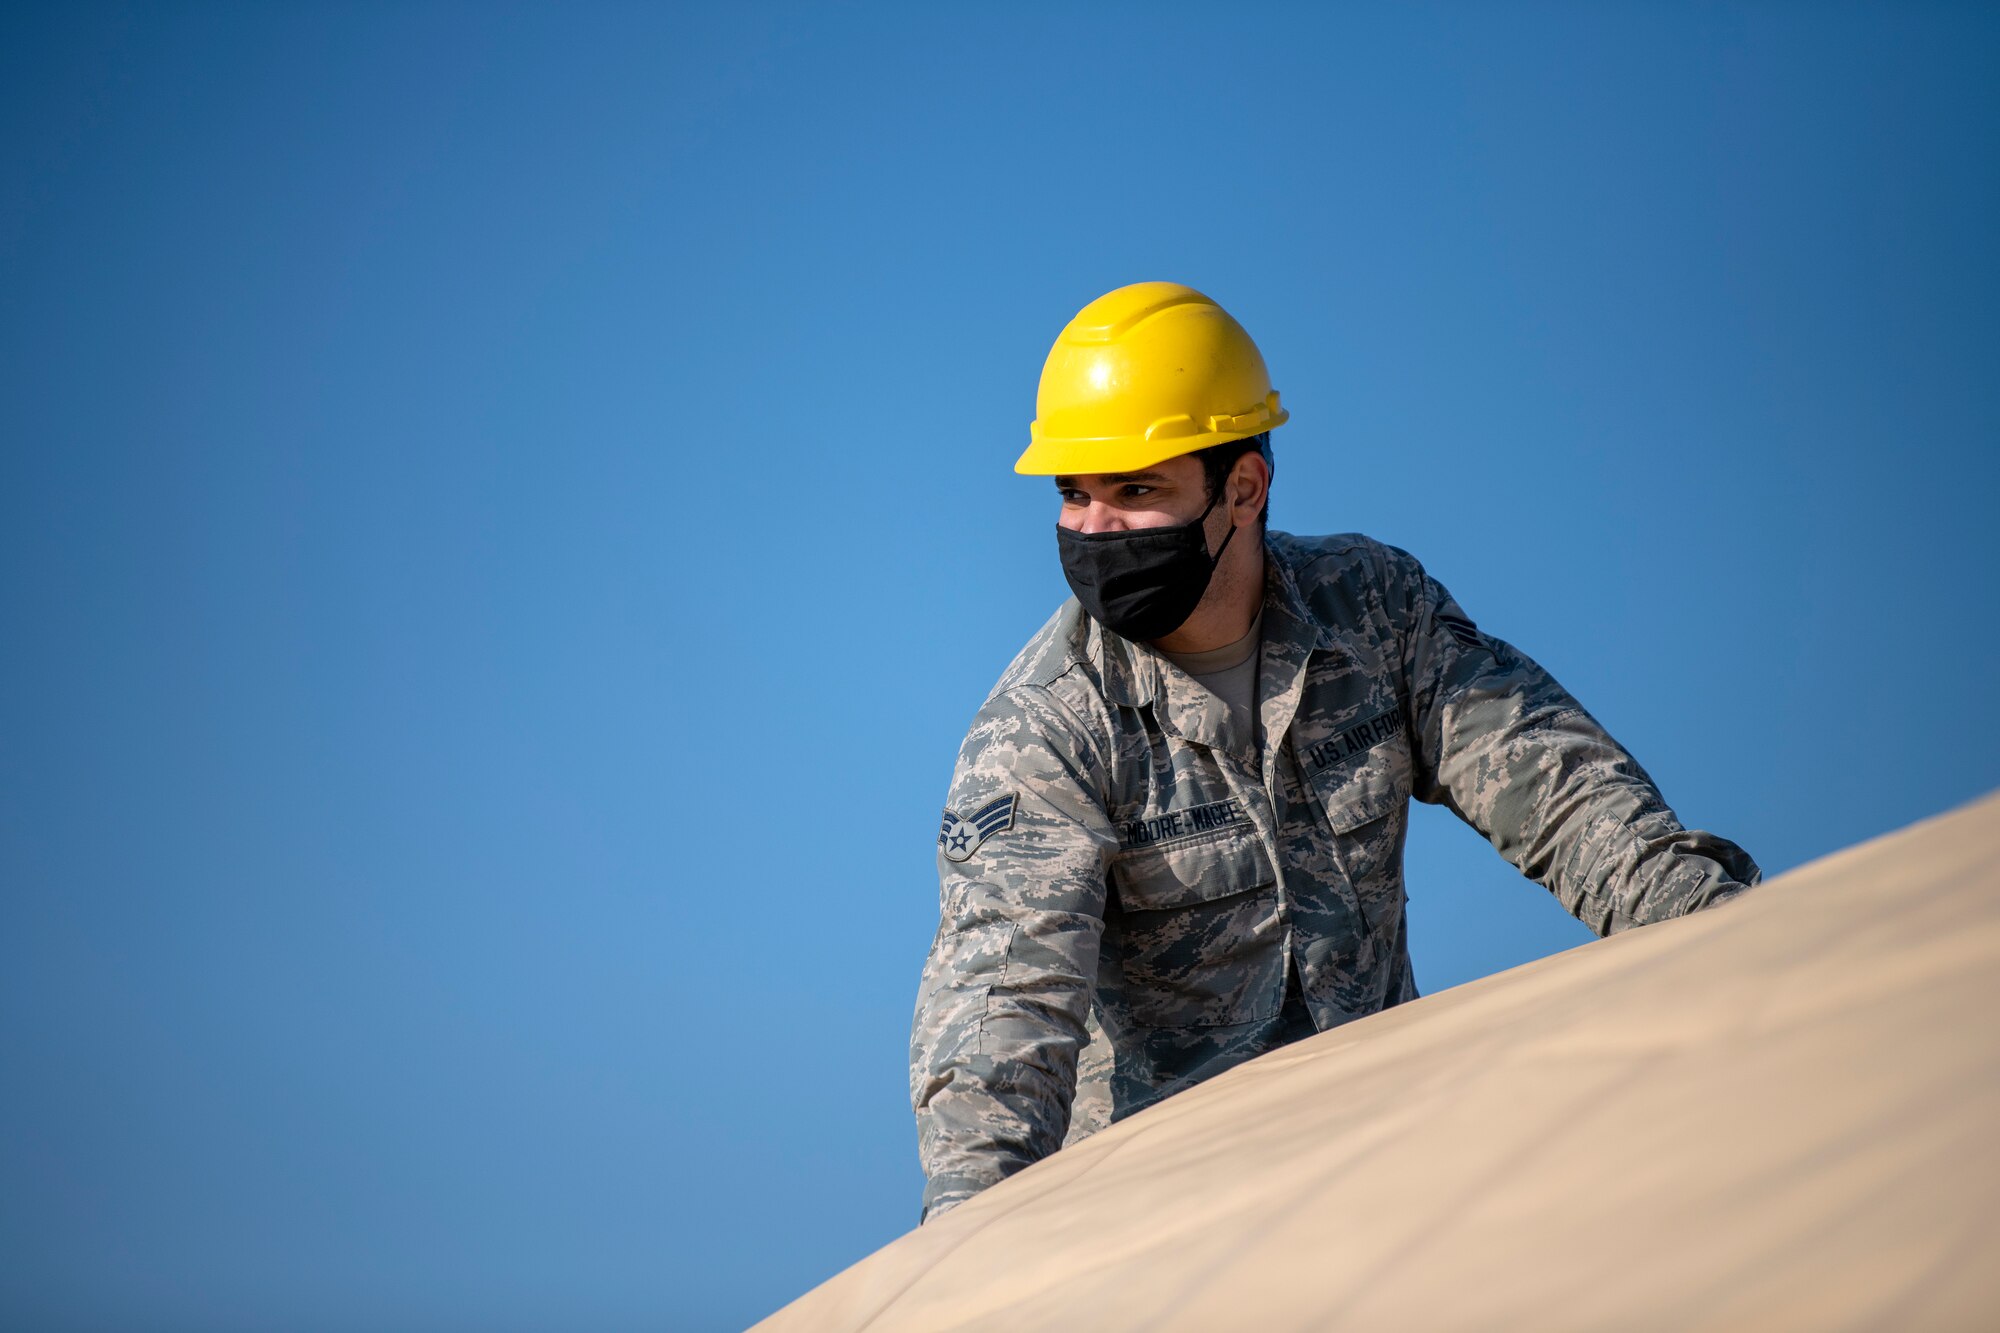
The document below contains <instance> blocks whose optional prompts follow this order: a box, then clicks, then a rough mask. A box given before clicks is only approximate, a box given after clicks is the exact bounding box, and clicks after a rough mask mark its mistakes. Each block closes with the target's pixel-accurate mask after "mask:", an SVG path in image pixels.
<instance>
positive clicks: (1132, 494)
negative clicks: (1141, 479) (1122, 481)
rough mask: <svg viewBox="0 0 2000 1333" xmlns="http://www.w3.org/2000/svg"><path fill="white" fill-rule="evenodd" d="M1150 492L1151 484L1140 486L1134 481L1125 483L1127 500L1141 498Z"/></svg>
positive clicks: (1151, 491) (1151, 490) (1151, 489)
mask: <svg viewBox="0 0 2000 1333" xmlns="http://www.w3.org/2000/svg"><path fill="white" fill-rule="evenodd" d="M1152 493H1153V488H1152V487H1151V486H1141V485H1140V484H1139V483H1138V482H1136V481H1134V482H1127V483H1126V485H1125V498H1126V499H1128V500H1143V499H1145V498H1146V497H1147V496H1149V495H1151V494H1152Z"/></svg>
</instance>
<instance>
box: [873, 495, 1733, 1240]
mask: <svg viewBox="0 0 2000 1333" xmlns="http://www.w3.org/2000/svg"><path fill="white" fill-rule="evenodd" d="M1266 555H1267V557H1268V558H1267V560H1266V562H1265V565H1266V571H1267V573H1266V591H1265V606H1264V641H1263V646H1262V648H1261V650H1260V651H1261V653H1262V656H1261V659H1260V661H1259V668H1258V669H1259V673H1260V684H1259V689H1258V709H1259V713H1260V715H1261V716H1260V719H1259V721H1260V722H1261V734H1262V735H1263V736H1264V737H1267V738H1270V743H1267V744H1263V745H1260V744H1259V743H1258V737H1257V735H1256V734H1253V730H1252V728H1251V727H1250V726H1249V725H1248V719H1247V718H1243V717H1241V716H1237V715H1233V714H1232V713H1231V710H1230V709H1229V708H1228V707H1227V706H1226V705H1225V704H1224V703H1223V702H1222V701H1221V700H1219V699H1217V698H1216V697H1215V696H1214V695H1212V694H1210V693H1208V692H1207V691H1206V690H1204V689H1203V688H1202V687H1201V686H1200V685H1199V684H1198V683H1197V682H1195V681H1194V680H1193V679H1192V678H1191V677H1189V676H1187V675H1185V674H1183V673H1182V672H1181V671H1180V670H1179V669H1178V668H1176V667H1175V666H1174V665H1173V664H1172V663H1170V662H1169V661H1167V659H1166V658H1164V657H1163V656H1161V655H1160V654H1159V653H1158V652H1156V651H1154V650H1152V649H1150V648H1148V647H1145V646H1143V645H1140V644H1135V643H1132V642H1130V641H1129V640H1126V639H1123V638H1120V637H1119V636H1117V635H1115V634H1110V633H1107V632H1105V631H1104V630H1102V629H1101V628H1100V627H1098V626H1097V625H1096V624H1095V622H1093V621H1092V620H1090V618H1089V617H1088V616H1086V615H1085V614H1084V613H1083V612H1082V610H1081V609H1080V608H1079V607H1078V606H1077V604H1076V602H1075V601H1074V600H1071V601H1070V602H1068V603H1067V604H1065V605H1064V606H1063V608H1062V609H1061V610H1059V611H1058V612H1057V613H1056V614H1055V616H1054V618H1053V619H1051V620H1050V621H1049V623H1048V624H1047V625H1045V626H1044V627H1043V628H1042V630H1041V632H1040V633H1038V634H1036V635H1035V637H1034V638H1033V640H1031V641H1030V642H1029V644H1028V646H1027V647H1026V648H1024V649H1023V650H1022V651H1021V654H1020V656H1019V657H1018V658H1016V659H1015V661H1014V663H1013V665H1012V666H1010V667H1009V668H1008V669H1007V671H1006V673H1005V674H1004V675H1003V676H1002V677H1001V678H1000V681H999V683H998V684H997V685H996V686H995V687H994V689H993V693H992V695H991V697H990V698H988V699H987V701H986V703H985V706H984V707H982V708H981V709H980V711H979V714H978V716H977V717H976V718H975V719H974V721H973V723H972V727H971V730H970V732H969V734H968V735H967V736H966V739H965V744H964V747H963V748H962V749H961V750H960V752H959V757H958V767H957V770H956V772H955V774H954V775H953V777H952V784H951V791H950V795H949V798H948V806H947V809H946V813H945V816H944V821H943V828H942V831H941V833H940V837H939V848H938V871H939V880H940V921H939V925H938V932H937V936H936V939H935V941H934V942H933V944H932V945H931V950H930V957H929V959H928V961H927V963H926V965H925V967H924V972H923V981H922V986H921V990H920V992H919V995H918V1000H917V1011H916V1021H915V1024H914V1027H913V1030H912V1033H911V1040H910V1085H911V1098H912V1101H913V1103H914V1105H915V1108H916V1114H917V1124H918V1137H919V1141H920V1150H921V1154H922V1158H923V1165H924V1170H925V1174H926V1175H927V1177H928V1182H929V1183H928V1186H927V1188H926V1190H925V1192H924V1208H925V1215H926V1216H927V1217H928V1216H931V1215H933V1214H935V1213H936V1212H937V1211H939V1210H941V1209H943V1208H948V1207H950V1206H952V1205H953V1204H956V1203H958V1202H961V1201H962V1200H964V1199H965V1198H967V1197H969V1196H971V1195H972V1194H975V1193H977V1192H978V1191H980V1190H982V1189H985V1188H986V1187H987V1186H989V1185H992V1184H994V1183H996V1182H997V1181H999V1180H1001V1179H1003V1178H1005V1177H1006V1176H1009V1175H1011V1174H1013V1173H1014V1172H1015V1171H1018V1170H1020V1169H1021V1168H1023V1167H1025V1166H1027V1165H1029V1164H1030V1163H1032V1162H1035V1161H1037V1160H1039V1159H1040V1158H1042V1157H1045V1156H1047V1155H1048V1154H1049V1153H1052V1152H1054V1151H1055V1150H1056V1149H1057V1148H1058V1147H1059V1146H1061V1144H1063V1143H1064V1142H1066V1141H1074V1140H1075V1139H1077V1138H1080V1137H1082V1136H1083V1135H1084V1134H1087V1133H1090V1132H1092V1131H1094V1130H1096V1129H1098V1128H1101V1127H1102V1126H1103V1125H1104V1124H1106V1123H1108V1122H1109V1121H1112V1120H1117V1119H1120V1118H1122V1117H1124V1116H1127V1115H1130V1114H1131V1113H1132V1112H1134V1111H1136V1110H1139V1109H1141V1108H1143V1107H1145V1106H1148V1105H1150V1104H1152V1103H1153V1102H1156V1101H1158V1100H1160V1099H1161V1098H1163V1097H1166V1096H1168V1095H1170V1094H1172V1093H1174V1092H1177V1091H1179V1090H1181V1089H1183V1088H1186V1087H1188V1086H1190V1085H1191V1084H1194V1083H1197V1082H1199V1081H1201V1080H1202V1079H1205V1078H1209V1077H1211V1076H1213V1075H1215V1074H1218V1073H1220V1072H1222V1071H1223V1070H1225V1069H1227V1068H1229V1067H1231V1066H1233V1065H1236V1064H1240V1063H1242V1062H1243V1061H1244V1060H1247V1059H1250V1058H1252V1057H1254V1056H1256V1055H1259V1054H1261V1053H1263V1052H1264V1051H1267V1050H1270V1049H1273V1048H1274V1047H1275V1046H1277V1045H1281V1044H1283V1042H1284V1041H1286V1040H1290V1039H1292V1038H1294V1037H1297V1036H1301V1035H1306V1034H1308V1033H1310V1032H1311V1031H1312V1030H1313V1029H1315V1028H1318V1029H1325V1028H1330V1027H1333V1026H1335V1025H1337V1024H1340V1023H1345V1022H1347V1021H1349V1020H1350V1019H1354V1018H1359V1017H1361V1016H1363V1015H1365V1014H1371V1013H1375V1012H1376V1011H1378V1010H1380V1009H1383V1008H1385V1007H1387V1006H1388V1005H1392V1004H1397V1003H1399V1002H1402V1001H1404V1000H1409V999H1413V998H1414V997H1415V995H1416V987H1415V984H1414V981H1413V979H1412V976H1411V969H1410V953H1409V945H1408V941H1407V939H1406V936H1405V922H1404V893H1403V838H1404V832H1405V829H1406V826H1407V821H1408V799H1409V798H1410V797H1411V796H1415V797H1416V798H1417V799H1419V800H1422V801H1427V802H1431V803H1433V804H1444V805H1447V806H1449V807H1450V808H1451V809H1452V811H1453V812H1454V813H1456V814H1457V815H1458V816H1459V817H1460V818H1462V819H1464V820H1465V821H1466V822H1467V823H1469V824H1471V825H1472V826H1473V827H1475V828H1477V829H1478V830H1479V831H1480V832H1481V833H1483V834H1485V835H1486V837H1487V838H1488V839H1489V840H1491V842H1492V843H1493V845H1494V847H1495V848H1496V849H1498V851H1499V852H1500V854H1501V855H1502V856H1504V857H1506V858H1507V860H1509V861H1510V862H1512V863H1513V864H1514V865H1515V866H1516V867H1518V868H1519V869H1520V870H1521V872H1522V873H1523V874H1525V875H1527V876H1529V877H1530V878H1532V879H1534V880H1535V881H1536V882H1538V883H1540V884H1543V885H1545V886H1546V887H1548V888H1549V889H1550V890H1552V891H1553V892H1554V893H1555V895H1556V897H1557V898H1558V899H1559V900H1560V901H1561V902H1562V904H1563V906H1564V907H1566V908H1568V909H1569V911H1570V912H1572V913H1573V914H1575V915H1576V916H1577V917H1578V918H1579V919H1580V920H1582V921H1583V922H1584V923H1585V924H1586V925H1588V926H1590V927H1591V928H1592V929H1593V930H1595V931H1597V932H1598V933H1599V934H1609V933H1611V932H1613V931H1616V930H1621V929H1623V928H1625V927H1628V926H1634V925H1641V924H1644V923H1647V922H1651V921H1657V920H1661V919H1663V918H1667V917H1673V916H1679V915H1681V914H1682V913H1684V912H1689V911H1693V910H1695V909H1696V908H1699V907H1703V906H1706V905H1707V904H1709V903H1712V902H1715V901H1718V900H1720V899H1721V898H1724V897H1727V896H1729V895H1731V894H1733V893H1735V892H1737V891H1739V890H1740V889H1742V888H1743V887H1744V886H1746V885H1749V884H1754V883H1755V882H1756V881H1757V879H1758V877H1759V872H1758V869H1757V866H1756V864H1755V862H1753V861H1752V860H1751V859H1750V857H1749V856H1748V855H1747V854H1745V853H1744V851H1743V850H1742V849H1741V848H1739V847H1737V846H1736V845H1735V844H1734V843H1731V842H1729V841H1727V840H1726V839H1723V838H1719V837H1715V836H1713V835H1711V834H1707V833H1702V832H1695V831H1689V830H1686V829H1683V828H1682V827H1681V825H1680V822H1679V821H1678V820H1677V819H1676V818H1675V817H1674V814H1673V812H1672V811H1671V810H1669V809H1668V808H1667V805H1666V802H1665V801H1664V800H1662V799H1661V797H1660V793H1659V791H1658V790H1657V789H1656V788H1655V787H1654V785H1653V781H1652V779H1651V778H1649V777H1648V776H1647V775H1646V772H1645V770H1644V769H1642V768H1641V767H1640V766H1639V764H1638V763H1637V762H1636V761H1635V760H1634V759H1633V758H1632V756H1631V755H1629V754H1627V753H1626V752H1625V751H1624V749H1622V748H1621V747H1620V746H1619V745H1618V743H1617V742H1616V741H1614V740H1612V739H1611V737H1610V736H1609V735H1607V734H1606V733H1605V731H1604V729H1603V728H1602V727H1600V726H1599V725H1598V724H1597V722H1596V721H1595V720H1594V719H1592V718H1591V716H1590V715H1589V714H1588V713H1586V712H1585V711H1584V710H1583V708H1582V707H1581V706H1580V705H1579V704H1578V703H1577V701H1576V700H1575V699H1573V698H1571V697H1570V695H1569V694H1568V692H1566V691H1565V690H1564V689H1563V688H1562V686H1560V685H1558V684H1557V683H1556V682H1555V680H1554V679H1553V678H1552V677H1550V675H1549V674H1548V673H1547V672H1546V671H1544V670H1542V668H1541V667H1540V666H1538V665H1536V664H1535V663H1534V662H1533V661H1531V660H1529V659H1528V658H1527V657H1526V656H1524V655H1523V654H1521V653H1519V652H1517V651H1516V650H1515V649H1513V648H1512V647H1510V646H1508V645H1507V644H1506V643H1503V642H1502V641H1500V640H1499V639H1496V638H1493V637H1491V636H1490V635H1486V634H1482V633H1481V632H1479V631H1478V630H1477V629H1475V628H1474V626H1473V624H1472V622H1471V621H1470V620H1469V619H1467V618H1466V616H1465V614H1464V612H1462V611H1461V610H1460V609H1459V607H1458V605H1457V603H1455V602H1454V601H1453V600H1452V598H1451V595H1450V594H1449V593H1447V592H1446V591H1445V590H1444V588H1442V587H1441V586H1440V585H1439V584H1438V583H1437V582H1436V581H1435V580H1433V579H1432V578H1431V577H1430V576H1429V575H1427V574H1426V573H1425V572H1424V570H1423V567H1422V566H1421V565H1419V564H1418V563H1417V562H1416V560H1414V559H1413V558H1411V557H1410V556H1409V555H1408V554H1406V553H1405V552H1403V551H1399V550H1397V549H1396V548H1394V547H1391V546H1385V545H1383V544H1381V543H1379V542H1375V541H1372V540H1370V539H1369V538H1367V537H1362V536H1358V535H1352V534H1350V535H1345V536H1339V537H1293V536H1289V535H1287V534H1285V533H1279V532H1273V533H1270V534H1269V535H1268V537H1267V539H1266ZM1288 991H1289V992H1290V995H1291V997H1292V998H1291V1003H1290V1004H1289V1005H1288V1004H1287V995H1288ZM1301 1002H1302V1005H1301ZM1304 1013H1309V1015H1310V1021H1309V1022H1307V1021H1303V1014H1304ZM1079 1065H1081V1072H1080V1073H1079ZM1073 1099H1074V1107H1073V1106H1072V1101H1073ZM1066 1135H1067V1139H1066V1138H1065V1136H1066Z"/></svg>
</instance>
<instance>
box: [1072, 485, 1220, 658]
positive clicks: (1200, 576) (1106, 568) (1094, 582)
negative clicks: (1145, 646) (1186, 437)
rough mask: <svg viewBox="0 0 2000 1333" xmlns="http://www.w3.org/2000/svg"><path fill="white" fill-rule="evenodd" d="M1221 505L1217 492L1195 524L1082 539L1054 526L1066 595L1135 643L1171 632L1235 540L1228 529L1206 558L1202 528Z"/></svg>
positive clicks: (1191, 611)
mask: <svg viewBox="0 0 2000 1333" xmlns="http://www.w3.org/2000/svg"><path fill="white" fill-rule="evenodd" d="M1221 499H1222V491H1221V489H1220V488H1218V489H1217V491H1216V494H1215V498H1214V499H1212V500H1210V501H1209V502H1208V508H1207V509H1204V510H1202V511H1201V517H1200V518H1198V519H1196V520H1195V521H1194V522H1192V523H1186V524H1182V525H1180V526H1177V527H1171V528H1138V529H1134V530H1132V531H1127V532H1091V533H1083V532H1071V531H1070V530H1069V529H1068V528H1065V527H1062V526H1060V525H1058V526H1057V528H1056V549H1057V550H1058V551H1060V552H1061V554H1062V567H1063V577H1064V578H1066V579H1068V580H1069V590H1070V591H1071V592H1073V593H1075V594H1076V600H1077V601H1079V602H1081V603H1082V604H1083V609H1084V610H1085V611H1088V612H1089V613H1090V618H1091V619H1092V620H1095V621H1096V622H1097V623H1098V624H1100V625H1102V626H1104V628H1106V629H1108V630H1110V631H1111V632H1112V633H1113V634H1122V635H1124V636H1125V637H1126V638H1128V639H1138V640H1150V639H1161V638H1165V637H1166V636H1167V635H1169V634H1172V633H1173V632H1174V631H1175V630H1177V629H1179V628H1180V627H1181V626H1182V625H1184V624H1186V623H1187V618H1188V617H1189V616H1191V615H1193V614H1194V609H1195V607H1196V606H1198V605H1199V604H1200V603H1201V595H1202V594H1203V593H1204V592H1207V591H1208V581H1209V580H1210V579H1211V578H1213V577H1214V576H1215V567H1216V565H1217V564H1219V563H1221V561H1222V553H1223V552H1224V551H1226V550H1228V549H1229V538H1230V537H1234V536H1235V535H1236V528H1235V527H1234V526H1233V525H1232V526H1231V527H1230V529H1229V535H1228V536H1226V537H1224V538H1223V539H1222V545H1221V546H1219V547H1217V548H1216V551H1215V554H1214V555H1212V556H1211V555H1210V554H1209V553H1208V536H1207V534H1206V533H1204V532H1203V531H1202V524H1203V523H1205V522H1206V521H1207V520H1208V516H1209V513H1210V512H1211V511H1212V510H1213V509H1214V508H1215V506H1216V503H1217V502H1218V501H1220V500H1221Z"/></svg>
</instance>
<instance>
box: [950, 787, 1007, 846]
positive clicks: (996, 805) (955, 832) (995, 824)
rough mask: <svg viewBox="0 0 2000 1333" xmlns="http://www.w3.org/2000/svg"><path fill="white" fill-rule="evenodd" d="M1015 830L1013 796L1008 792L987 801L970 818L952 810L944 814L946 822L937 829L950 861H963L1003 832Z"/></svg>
mask: <svg viewBox="0 0 2000 1333" xmlns="http://www.w3.org/2000/svg"><path fill="white" fill-rule="evenodd" d="M1012 827H1014V793H1012V792H1008V793H1007V794H1006V795H1005V796H1002V797H1000V798H998V799H997V800H992V801H988V802H987V803H986V804H985V805H982V806H980V807H979V808H978V809H977V810H974V811H973V812H972V813H971V814H969V815H961V814H959V813H957V812H956V811H953V810H946V811H945V812H944V823H943V825H942V826H941V827H940V828H939V830H938V846H939V847H940V848H942V849H943V851H944V859H945V860H947V861H963V860H965V859H966V858H967V857H969V856H971V855H972V854H973V853H974V852H976V851H978V850H979V844H980V843H982V842H985V841H986V840H987V839H988V838H990V837H992V836H993V835H994V834H996V833H998V832H1000V831H1001V830H1002V829H1010V828H1012Z"/></svg>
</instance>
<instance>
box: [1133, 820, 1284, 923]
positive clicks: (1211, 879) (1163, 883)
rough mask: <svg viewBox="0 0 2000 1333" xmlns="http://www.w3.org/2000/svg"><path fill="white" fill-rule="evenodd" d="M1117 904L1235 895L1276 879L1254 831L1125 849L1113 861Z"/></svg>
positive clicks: (1181, 903)
mask: <svg viewBox="0 0 2000 1333" xmlns="http://www.w3.org/2000/svg"><path fill="white" fill-rule="evenodd" d="M1111 878H1112V882H1113V883H1114V884H1115V885H1116V886H1117V888H1118V901H1119V905H1120V906H1122V907H1124V908H1125V910H1127V911H1130V912H1151V911H1158V910H1160V909H1162V908H1169V907H1188V906H1191V905H1193V904H1195V903H1205V902H1213V901H1215V900H1216V899H1218V898H1231V897H1234V896H1235V895H1237V894H1239V893H1248V892H1250V891H1251V890H1253V889H1259V888H1262V887H1264V886H1265V885H1267V884H1270V883H1272V882H1274V881H1275V880H1276V879H1277V875H1276V873H1275V872H1274V871H1273V870H1272V869H1271V858H1270V856H1269V855H1268V854H1267V853H1266V852H1265V851H1264V843H1263V841H1262V840H1261V839H1260V838H1258V837H1257V835H1256V834H1255V833H1254V832H1253V831H1252V830H1250V829H1247V828H1246V829H1241V830H1238V831H1236V832H1235V833H1233V834H1232V835H1231V836H1228V837H1224V838H1219V839H1209V838H1203V839H1196V840H1193V841H1190V842H1184V843H1179V844H1169V845H1167V846H1164V847H1146V848H1142V849H1140V850H1138V851H1131V852H1127V853H1125V854H1124V855H1123V856H1121V857H1120V858H1119V859H1118V860H1116V861H1114V862H1112V864H1111Z"/></svg>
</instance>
